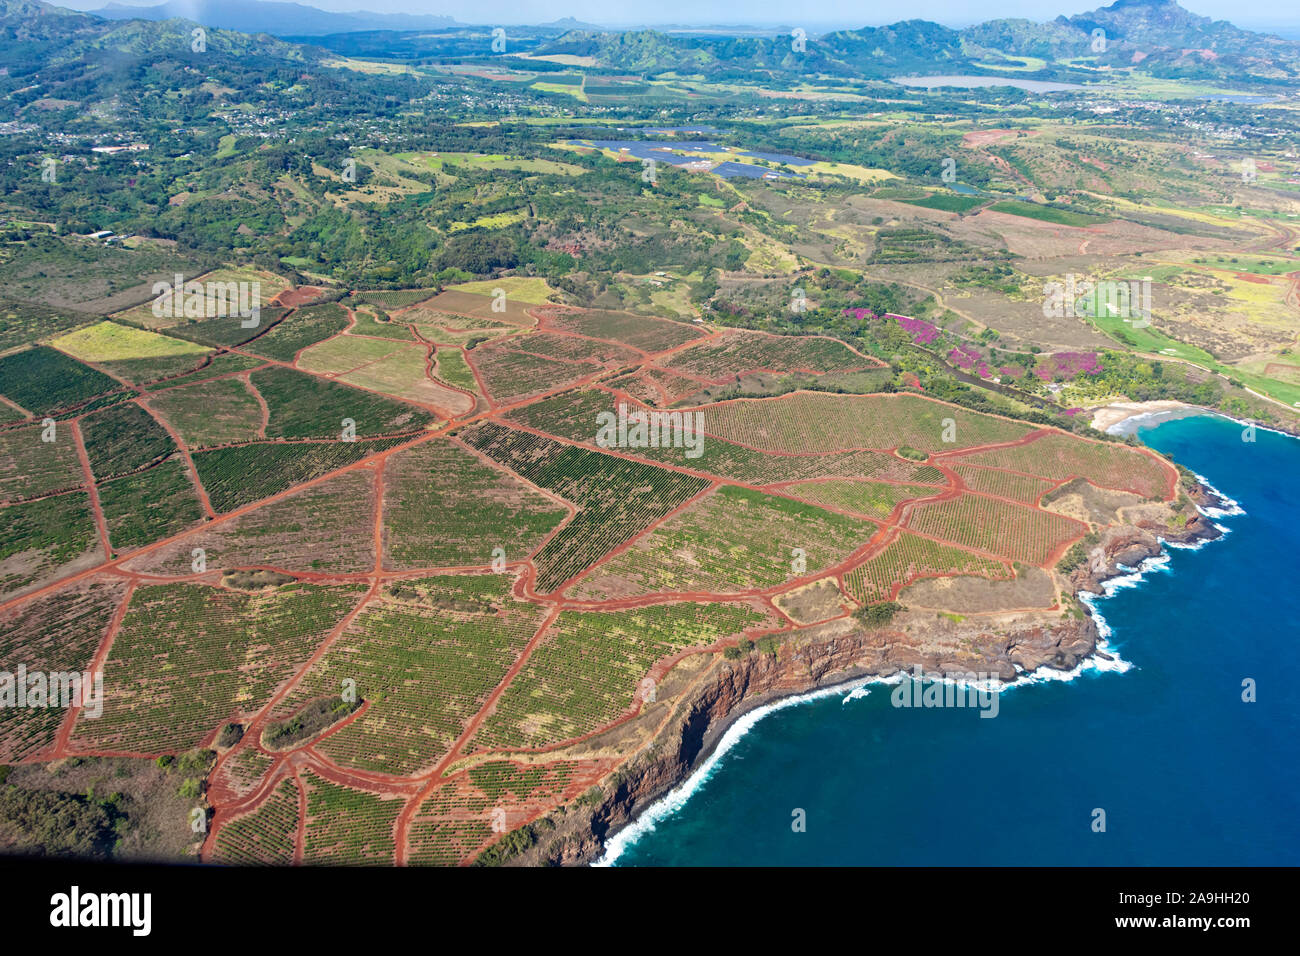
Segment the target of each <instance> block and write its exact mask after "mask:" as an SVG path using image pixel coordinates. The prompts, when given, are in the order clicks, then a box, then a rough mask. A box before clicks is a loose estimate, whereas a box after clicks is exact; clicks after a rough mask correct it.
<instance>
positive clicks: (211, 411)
mask: <svg viewBox="0 0 1300 956" xmlns="http://www.w3.org/2000/svg"><path fill="white" fill-rule="evenodd" d="M148 407H149V408H151V409H153V410H154V412H155V413H157V414H158V415H161V416H162V418H163V420H164V421H166V422H168V423H169V424H170V425H171V426H172V427H173V428H175V429H176V431H177V432H178V433H179V434H180V436H181V439H182V440H183V441H184V442H185V444H186V445H187V446H188V447H190V448H210V447H212V446H214V445H230V444H235V443H237V442H246V441H254V440H256V439H258V438H265V437H266V436H265V434H263V432H262V404H261V402H259V401H258V400H257V395H256V394H254V391H253V386H252V384H251V383H250V382H249V381H248V379H247V378H245V377H243V376H237V377H232V378H218V379H213V380H212V381H210V382H199V383H196V384H194V385H186V386H183V387H181V388H169V389H167V390H166V391H162V392H155V393H154V394H153V395H152V397H150V399H149V403H148Z"/></svg>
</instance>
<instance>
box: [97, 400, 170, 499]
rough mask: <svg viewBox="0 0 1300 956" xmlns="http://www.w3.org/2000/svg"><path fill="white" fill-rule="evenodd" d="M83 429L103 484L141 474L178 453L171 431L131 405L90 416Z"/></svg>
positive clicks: (115, 406)
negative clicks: (110, 479) (113, 479)
mask: <svg viewBox="0 0 1300 956" xmlns="http://www.w3.org/2000/svg"><path fill="white" fill-rule="evenodd" d="M79 428H80V430H81V441H82V444H84V445H85V448H86V457H87V458H89V459H90V467H91V470H92V471H93V472H94V474H95V478H96V480H99V481H103V480H105V479H108V478H114V477H117V476H118V475H127V474H130V473H131V472H133V471H139V470H140V469H141V468H144V467H147V466H148V465H151V464H153V463H154V462H157V461H159V460H161V459H163V458H166V457H167V456H168V455H171V454H173V453H174V452H175V451H176V443H175V442H174V441H172V439H171V436H170V435H168V434H167V430H166V429H165V428H163V427H162V426H161V425H160V424H158V422H157V420H156V419H155V418H154V417H153V416H152V415H150V414H149V413H148V412H147V411H145V410H144V409H143V408H141V407H140V406H139V405H136V404H134V403H130V402H125V403H123V404H121V405H114V406H113V407H112V408H106V409H104V410H103V411H101V412H94V413H93V414H90V415H87V416H86V417H85V418H83V419H82V420H81V422H80V423H79Z"/></svg>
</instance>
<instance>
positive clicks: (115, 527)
mask: <svg viewBox="0 0 1300 956" xmlns="http://www.w3.org/2000/svg"><path fill="white" fill-rule="evenodd" d="M97 492H98V494H99V506H100V508H102V509H103V511H104V521H105V523H106V524H107V527H108V540H109V541H110V542H111V543H112V546H113V550H114V551H115V552H123V551H131V550H134V549H136V548H140V547H143V546H144V545H146V544H152V543H153V542H154V541H157V540H159V539H161V538H169V537H171V536H172V535H174V534H177V533H179V532H180V531H183V530H184V529H185V528H188V527H190V526H191V525H193V524H195V523H196V522H198V521H201V520H202V519H203V509H202V508H201V507H200V506H199V499H198V495H197V494H196V493H195V490H194V484H193V482H192V481H191V480H190V472H189V469H188V468H187V467H186V466H185V463H184V462H182V461H180V460H179V459H177V458H169V459H167V460H166V461H164V462H162V463H161V464H159V465H155V466H154V467H153V468H147V469H145V470H144V471H141V472H137V473H135V474H133V475H127V476H126V477H124V478H114V479H113V480H112V481H105V482H101V483H100V484H99V485H98V486H97Z"/></svg>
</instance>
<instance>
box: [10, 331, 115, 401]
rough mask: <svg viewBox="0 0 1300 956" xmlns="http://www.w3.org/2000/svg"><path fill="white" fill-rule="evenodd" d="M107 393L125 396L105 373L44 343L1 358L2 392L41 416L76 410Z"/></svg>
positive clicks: (11, 399)
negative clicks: (117, 393)
mask: <svg viewBox="0 0 1300 956" xmlns="http://www.w3.org/2000/svg"><path fill="white" fill-rule="evenodd" d="M108 392H119V393H121V394H122V395H123V396H125V395H126V392H125V390H124V389H123V387H122V386H121V384H119V383H118V382H116V381H114V380H113V379H112V378H110V377H109V376H107V375H105V374H104V373H103V372H100V371H98V370H97V369H93V368H91V367H90V366H89V365H83V364H82V363H80V362H78V361H77V360H76V359H73V358H70V357H68V356H66V355H64V354H63V353H62V352H60V351H58V350H57V349H52V348H49V347H48V346H45V345H38V346H36V347H35V348H30V349H26V350H24V351H22V352H14V353H13V354H11V355H6V356H4V357H3V358H0V395H3V396H5V398H7V399H9V400H10V401H11V402H13V403H15V404H16V405H20V406H22V407H23V408H25V409H26V410H27V411H29V412H31V413H32V415H34V416H36V417H38V418H40V417H43V416H46V415H52V414H55V413H58V412H65V411H69V410H72V409H76V408H78V407H79V406H84V405H85V404H86V403H87V402H89V401H90V400H91V399H93V398H95V397H96V396H100V395H104V394H105V393H108Z"/></svg>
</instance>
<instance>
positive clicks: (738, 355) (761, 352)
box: [663, 329, 880, 381]
mask: <svg viewBox="0 0 1300 956" xmlns="http://www.w3.org/2000/svg"><path fill="white" fill-rule="evenodd" d="M878 365H880V362H879V361H877V360H876V359H867V358H863V357H862V356H861V355H857V354H856V353H854V352H853V351H852V350H851V349H850V348H849V347H848V346H847V345H845V344H844V343H843V342H840V341H837V340H836V339H828V338H822V337H820V336H814V335H782V336H777V335H766V334H764V333H762V332H749V331H745V330H740V329H736V330H731V331H728V332H724V333H723V334H722V335H721V336H720V337H718V338H716V339H711V340H709V341H707V342H701V343H700V344H699V345H693V346H691V347H690V348H688V349H683V350H682V351H680V352H677V353H676V354H674V355H673V356H672V357H671V358H669V359H668V360H667V361H665V362H664V363H663V367H664V368H667V369H673V370H676V371H680V372H685V373H687V374H688V375H698V376H700V377H701V378H707V379H713V380H715V381H720V380H722V379H724V378H730V377H732V376H735V375H738V374H742V373H744V372H749V371H755V370H768V371H774V372H782V373H788V372H793V371H809V372H816V373H825V372H844V371H850V370H853V369H860V368H867V367H874V366H878Z"/></svg>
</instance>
